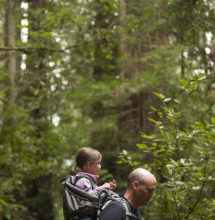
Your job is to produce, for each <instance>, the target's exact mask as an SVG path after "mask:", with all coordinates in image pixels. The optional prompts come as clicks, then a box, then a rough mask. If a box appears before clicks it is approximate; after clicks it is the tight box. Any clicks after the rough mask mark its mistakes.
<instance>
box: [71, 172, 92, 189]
mask: <svg viewBox="0 0 215 220" xmlns="http://www.w3.org/2000/svg"><path fill="white" fill-rule="evenodd" d="M82 178H85V179H88V180H89V181H90V184H91V186H92V188H93V189H95V183H94V182H93V180H92V179H91V178H90V177H89V176H87V175H81V176H77V177H75V182H74V185H76V183H77V182H78V181H79V180H80V179H82Z"/></svg>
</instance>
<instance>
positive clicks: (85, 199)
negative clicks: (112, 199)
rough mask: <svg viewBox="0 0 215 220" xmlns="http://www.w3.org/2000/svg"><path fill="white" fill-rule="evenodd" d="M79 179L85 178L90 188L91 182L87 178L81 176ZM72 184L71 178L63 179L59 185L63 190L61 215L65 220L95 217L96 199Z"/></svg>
mask: <svg viewBox="0 0 215 220" xmlns="http://www.w3.org/2000/svg"><path fill="white" fill-rule="evenodd" d="M80 178H87V179H88V180H89V181H90V182H91V184H92V186H93V183H92V180H91V179H90V178H89V177H88V176H81V177H79V178H78V179H77V181H78V180H79V179H80ZM77 181H75V183H76V182H77ZM75 183H72V181H71V178H70V177H68V178H64V179H63V180H62V181H61V184H62V185H63V186H64V190H63V214H64V219H65V220H70V219H71V218H72V219H79V217H83V216H92V218H94V216H96V212H97V209H98V197H96V196H93V195H91V194H89V193H87V192H84V191H82V190H80V189H79V188H77V187H76V186H75Z"/></svg>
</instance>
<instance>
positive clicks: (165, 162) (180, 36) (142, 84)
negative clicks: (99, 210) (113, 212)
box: [0, 0, 215, 220]
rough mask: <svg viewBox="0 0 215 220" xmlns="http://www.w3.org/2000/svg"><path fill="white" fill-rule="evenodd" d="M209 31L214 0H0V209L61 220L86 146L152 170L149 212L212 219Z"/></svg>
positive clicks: (180, 219)
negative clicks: (66, 183) (68, 183)
mask: <svg viewBox="0 0 215 220" xmlns="http://www.w3.org/2000/svg"><path fill="white" fill-rule="evenodd" d="M214 36H215V2H214V1H213V0H186V1H185V0H129V1H128V0H25V1H24V0H1V1H0V79H1V81H0V189H1V190H0V219H1V220H19V219H22V220H35V219H40V220H54V219H55V220H62V219H63V214H62V198H61V190H62V186H61V185H60V180H61V179H62V178H63V177H65V176H68V175H69V170H70V167H71V166H72V165H74V157H75V154H76V152H77V150H78V149H79V148H81V147H84V146H91V147H94V148H96V149H98V150H100V151H101V152H102V155H103V160H102V171H101V173H100V183H103V182H104V181H109V180H111V179H112V178H114V179H116V180H117V183H118V188H117V192H123V191H124V189H125V184H126V177H127V174H128V172H129V171H130V170H131V169H133V168H135V167H145V168H147V169H149V170H151V171H152V172H153V173H154V174H155V175H156V177H157V179H158V186H157V189H156V193H155V196H154V198H153V199H152V200H151V202H150V204H149V205H148V206H147V207H145V208H144V212H142V215H143V217H144V219H145V220H149V219H150V220H151V219H153V220H188V219H192V220H202V219H207V220H209V219H214V216H215V198H214V197H215V188H214V186H215V144H214V141H215V99H214V98H215V72H214V71H215V68H214V67H215V39H214Z"/></svg>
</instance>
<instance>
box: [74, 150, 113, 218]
mask: <svg viewBox="0 0 215 220" xmlns="http://www.w3.org/2000/svg"><path fill="white" fill-rule="evenodd" d="M101 159H102V155H101V153H100V152H99V151H98V150H96V149H93V148H90V147H84V148H81V149H80V150H79V151H78V153H77V155H76V166H78V167H79V168H80V169H81V171H82V172H80V173H77V174H76V175H75V176H71V179H72V182H73V183H75V185H76V187H78V188H79V189H81V190H83V191H85V192H87V193H89V194H91V195H94V196H98V195H99V193H100V191H101V190H103V189H107V190H114V189H115V188H116V181H115V180H112V181H110V182H109V183H104V184H103V185H101V186H96V184H97V179H98V173H99V171H100V169H101V165H100V163H101ZM73 173H74V168H73V170H72V172H71V174H73ZM81 176H87V177H88V178H90V180H91V181H90V180H89V179H88V178H85V177H82V178H80V177H81ZM91 182H93V183H94V184H93V185H92V183H91ZM81 219H82V220H85V219H86V220H88V219H89V220H90V219H91V218H90V217H88V216H86V217H83V218H81Z"/></svg>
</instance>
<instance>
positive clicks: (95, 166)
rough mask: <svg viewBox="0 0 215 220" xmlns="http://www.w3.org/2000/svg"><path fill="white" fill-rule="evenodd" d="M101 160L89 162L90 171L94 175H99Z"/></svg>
mask: <svg viewBox="0 0 215 220" xmlns="http://www.w3.org/2000/svg"><path fill="white" fill-rule="evenodd" d="M100 163H101V160H99V161H96V162H89V163H88V173H90V174H93V175H98V173H99V171H100V169H101V164H100Z"/></svg>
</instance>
